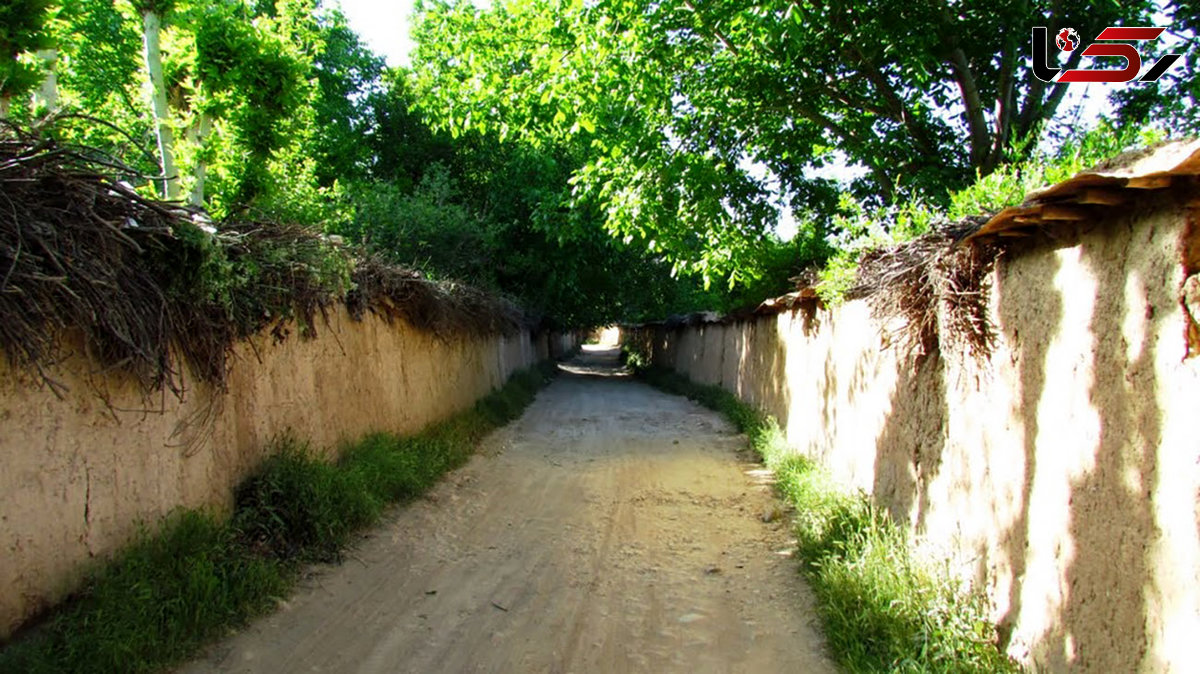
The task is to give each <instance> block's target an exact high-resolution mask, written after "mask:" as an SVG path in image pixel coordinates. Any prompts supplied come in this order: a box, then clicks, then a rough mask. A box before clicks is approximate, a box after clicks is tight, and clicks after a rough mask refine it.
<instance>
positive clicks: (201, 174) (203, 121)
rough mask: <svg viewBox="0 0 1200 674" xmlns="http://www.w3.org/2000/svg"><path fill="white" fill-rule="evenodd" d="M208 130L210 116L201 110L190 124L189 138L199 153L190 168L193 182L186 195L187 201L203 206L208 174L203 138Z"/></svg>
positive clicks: (210, 127)
mask: <svg viewBox="0 0 1200 674" xmlns="http://www.w3.org/2000/svg"><path fill="white" fill-rule="evenodd" d="M210 131H212V116H210V115H209V114H208V113H206V112H201V113H200V120H199V122H197V123H196V124H195V125H194V126H192V130H191V139H190V140H191V141H192V142H193V143H195V145H196V147H197V148H198V149H197V152H198V153H199V157H198V158H197V159H196V165H195V166H194V167H193V168H192V176H193V177H195V182H193V183H192V192H191V194H190V195H188V203H190V204H191V205H193V206H199V207H202V206H204V179H205V177H207V175H208V162H207V161H206V160H205V159H204V139H205V138H208V134H209V132H210Z"/></svg>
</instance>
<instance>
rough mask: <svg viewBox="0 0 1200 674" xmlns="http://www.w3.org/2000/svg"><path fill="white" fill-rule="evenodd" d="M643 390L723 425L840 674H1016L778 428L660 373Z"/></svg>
mask: <svg viewBox="0 0 1200 674" xmlns="http://www.w3.org/2000/svg"><path fill="white" fill-rule="evenodd" d="M639 376H641V377H642V378H643V379H644V380H645V381H647V382H649V383H650V384H652V385H654V386H656V387H658V388H660V389H662V390H664V391H667V392H670V393H675V394H678V395H684V396H687V397H688V398H691V399H692V400H695V401H697V402H699V403H700V404H702V405H704V406H706V407H709V408H711V409H714V410H717V411H719V412H721V413H723V414H724V415H725V416H726V417H728V418H729V420H730V421H731V422H733V424H734V425H735V426H736V427H737V428H738V430H739V431H741V432H743V433H745V434H746V435H747V437H748V438H749V440H750V444H751V446H752V447H753V449H754V450H755V452H757V453H758V454H759V456H761V457H762V458H763V460H764V462H765V463H766V464H767V466H768V467H769V468H771V469H772V470H773V471H774V472H775V474H776V478H777V480H778V482H777V484H778V487H779V490H780V492H781V493H782V495H783V496H784V497H785V498H786V499H787V500H788V501H789V502H790V503H791V504H792V505H793V506H795V509H796V513H797V515H796V538H797V542H798V553H799V556H800V559H801V560H802V561H801V564H802V569H803V571H804V573H805V574H806V575H807V577H808V578H809V581H810V584H811V585H812V588H813V591H814V593H815V594H816V596H817V600H818V606H819V611H820V614H821V619H822V622H823V624H824V627H825V636H826V640H827V642H828V644H829V648H830V650H831V651H832V653H833V654H834V656H835V657H836V658H837V660H838V661H839V662H840V664H841V665H842V667H843V668H844V669H845V670H846V671H848V672H856V673H857V672H863V673H866V672H912V673H914V674H915V673H917V672H946V673H950V672H955V673H958V672H963V673H967V672H979V673H981V674H982V673H984V672H987V673H992V672H1019V671H1020V669H1019V667H1018V666H1017V665H1016V664H1015V663H1013V662H1012V661H1011V660H1010V659H1008V658H1007V657H1006V656H1005V655H1004V654H1003V653H1001V652H1000V651H999V650H998V649H997V648H996V646H995V644H996V632H995V627H994V626H993V625H992V624H991V623H990V622H989V621H988V619H987V614H986V611H985V604H984V601H983V598H982V596H981V595H979V594H978V593H974V592H971V591H969V590H967V589H965V588H963V587H961V586H960V585H959V584H958V583H957V582H955V581H953V580H952V579H951V578H950V576H949V574H948V573H946V572H945V571H944V570H942V569H938V568H935V567H933V566H931V565H929V564H928V563H926V562H923V561H921V560H919V559H917V557H916V556H915V555H914V553H913V549H912V546H911V542H910V540H909V539H908V536H907V535H906V533H905V530H904V528H902V527H900V526H898V525H897V524H896V523H895V522H893V521H892V520H891V518H890V517H889V516H888V514H887V512H886V511H885V510H882V509H880V508H877V507H876V506H875V505H874V504H873V503H872V502H871V500H870V498H869V497H868V496H867V495H866V494H863V493H861V492H859V493H848V492H846V491H844V490H842V489H840V488H839V487H838V486H837V485H836V484H835V483H834V482H833V480H832V479H831V478H830V477H829V476H828V474H826V473H825V472H824V471H822V470H821V469H820V468H819V467H818V466H817V465H816V464H814V463H813V462H812V461H811V460H809V459H807V458H805V457H803V456H800V455H798V454H796V453H794V452H792V451H790V450H789V449H788V448H787V445H786V443H785V441H784V437H783V433H782V431H781V430H780V429H779V425H778V424H777V423H776V422H775V420H774V419H772V418H771V417H768V416H766V415H765V414H763V413H762V412H760V411H759V410H757V409H755V408H753V407H751V406H750V405H747V404H746V403H744V402H742V401H741V400H739V399H738V398H737V397H736V396H734V395H733V394H732V393H729V392H728V391H726V390H724V389H722V388H719V387H716V386H703V385H699V384H695V383H693V382H691V381H688V380H687V379H685V378H684V377H681V376H679V375H677V374H674V373H671V372H667V371H664V370H660V369H643V370H640V371H639Z"/></svg>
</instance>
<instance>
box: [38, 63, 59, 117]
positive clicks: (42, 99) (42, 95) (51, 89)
mask: <svg viewBox="0 0 1200 674" xmlns="http://www.w3.org/2000/svg"><path fill="white" fill-rule="evenodd" d="M37 56H38V58H39V59H41V61H42V67H43V68H45V71H46V76H45V77H44V78H42V86H41V87H40V88H38V90H37V93H35V94H34V95H33V104H34V107H35V108H36V107H37V106H38V105H44V106H45V107H46V109H47V110H48V111H49V112H54V111H55V110H57V109H58V71H57V67H56V66H57V65H58V50H57V49H53V48H51V49H39V50H38V52H37Z"/></svg>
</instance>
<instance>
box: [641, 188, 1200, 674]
mask: <svg viewBox="0 0 1200 674" xmlns="http://www.w3.org/2000/svg"><path fill="white" fill-rule="evenodd" d="M1160 194H1161V193H1160ZM1197 214H1198V210H1197V207H1196V205H1195V204H1192V205H1191V206H1189V205H1188V203H1187V200H1186V199H1184V198H1183V197H1182V196H1180V195H1174V196H1165V197H1163V198H1161V199H1159V200H1158V201H1157V203H1156V204H1153V205H1150V206H1146V207H1143V208H1141V209H1140V210H1137V211H1132V212H1126V213H1125V214H1124V215H1118V216H1115V217H1113V218H1111V219H1110V220H1108V221H1105V222H1095V223H1087V225H1086V229H1087V230H1089V232H1088V233H1084V234H1081V235H1079V236H1078V238H1077V239H1076V240H1074V241H1071V242H1059V243H1057V244H1056V243H1052V242H1047V243H1045V244H1043V245H1038V246H1033V247H1029V248H1028V249H1026V250H1024V251H1023V252H1019V253H1018V252H1010V253H1006V254H1005V255H1004V257H1002V258H1001V260H1000V261H999V263H998V265H997V268H996V269H995V271H994V272H993V274H992V275H991V277H990V279H989V280H990V293H989V304H990V309H989V311H990V319H991V322H992V323H993V325H994V326H995V328H996V333H997V335H996V336H997V339H996V344H995V348H994V350H993V352H992V354H991V356H990V357H986V358H977V357H974V356H970V355H967V354H964V353H958V352H952V350H951V349H948V348H945V347H943V349H942V352H941V353H937V354H934V356H933V357H930V358H927V359H924V360H923V361H922V360H917V359H915V358H913V357H911V355H910V354H906V353H905V351H904V350H903V349H901V348H899V347H898V346H897V341H898V338H897V328H898V325H897V324H895V323H891V322H885V321H881V320H878V319H876V318H874V317H873V316H872V313H871V311H870V309H869V307H868V305H867V303H866V302H865V301H853V302H849V303H846V304H844V305H842V306H840V307H838V308H836V309H834V310H832V311H829V310H824V309H815V308H814V309H813V310H811V311H808V312H806V311H803V310H798V311H794V312H786V313H782V314H779V315H775V316H767V317H762V318H759V319H756V320H752V321H748V322H739V323H731V324H720V323H713V324H708V325H700V326H693V327H686V328H679V329H673V330H668V329H665V328H661V327H660V328H657V329H640V330H634V331H632V332H631V333H628V334H626V335H625V338H626V340H627V341H628V342H632V343H635V344H636V343H640V344H642V345H644V346H648V347H650V348H651V349H652V351H653V354H652V358H653V360H654V362H656V363H657V364H659V365H664V366H667V367H670V368H673V369H675V370H677V371H679V372H681V373H683V374H685V375H687V376H689V377H690V378H692V379H693V380H696V381H700V382H706V383H711V384H719V385H720V386H722V387H724V388H726V389H728V390H730V391H733V392H735V393H737V394H738V395H739V396H740V397H742V398H743V399H745V400H748V401H750V402H753V403H755V404H757V405H760V406H761V407H763V408H765V409H766V410H767V411H769V412H770V413H771V414H773V415H775V416H776V417H777V418H778V419H779V420H780V423H781V425H783V426H784V428H785V429H786V432H787V437H788V440H789V443H790V444H791V445H792V446H793V447H794V448H795V449H796V451H799V452H803V453H805V454H808V455H810V456H813V457H816V458H818V459H819V460H820V461H821V462H822V463H823V464H824V465H825V466H827V467H828V468H829V469H830V470H831V471H832V472H833V474H834V475H835V476H836V477H837V478H838V479H839V480H840V481H841V482H842V483H844V484H845V485H846V486H847V487H849V488H861V489H864V490H866V491H867V492H869V493H872V494H873V495H874V497H875V499H876V500H877V501H878V502H880V503H881V504H883V505H885V506H886V507H888V508H889V509H890V510H891V512H892V513H893V514H894V515H895V516H896V517H897V518H898V519H900V520H901V521H906V522H908V523H909V524H910V525H911V526H912V528H913V530H915V531H916V532H918V534H919V540H920V541H921V546H922V549H923V550H924V551H925V552H926V553H927V554H928V555H929V556H930V557H931V558H934V559H939V560H940V559H949V560H950V568H951V569H952V570H953V571H955V572H956V573H958V574H959V575H961V576H962V577H964V578H967V579H970V580H972V581H973V582H974V583H975V585H976V587H979V588H982V589H984V590H985V591H986V592H987V595H988V597H989V599H990V601H991V604H992V610H993V612H994V619H995V621H996V623H997V624H998V625H999V626H1000V633H1001V635H1002V638H1003V640H1004V643H1003V644H1002V646H1003V647H1004V648H1006V649H1007V650H1008V652H1009V653H1010V654H1012V655H1013V656H1015V657H1016V658H1018V659H1019V660H1020V661H1022V662H1024V663H1026V664H1028V665H1030V666H1031V667H1032V668H1033V669H1034V670H1038V671H1056V672H1057V671H1066V670H1071V671H1081V672H1105V673H1107V672H1184V671H1194V668H1195V666H1196V665H1195V663H1196V662H1197V660H1200V641H1197V638H1196V637H1197V635H1200V509H1198V507H1197V506H1198V501H1200V358H1195V357H1193V358H1188V357H1187V351H1188V346H1187V342H1188V337H1187V335H1188V331H1189V325H1188V320H1187V313H1186V309H1185V307H1186V305H1187V302H1186V301H1184V302H1181V296H1184V297H1185V296H1186V292H1185V291H1186V289H1187V288H1190V287H1193V286H1195V285H1196V283H1197V278H1196V277H1194V276H1193V277H1192V278H1191V281H1189V280H1188V278H1187V277H1188V274H1194V273H1195V272H1196V271H1198V270H1197V269H1196V268H1195V267H1196V265H1192V264H1190V263H1189V262H1188V257H1189V255H1191V254H1192V253H1195V252H1196V251H1200V229H1197V226H1196V224H1194V223H1196V221H1197ZM1189 220H1190V221H1191V222H1192V223H1193V224H1191V225H1189ZM1189 227H1190V229H1189ZM1189 250H1190V251H1192V253H1189V252H1188V251H1189ZM1198 259H1200V258H1198ZM1198 306H1200V305H1198ZM1190 329H1191V330H1193V332H1194V330H1195V328H1194V326H1192V327H1191V328H1190ZM1193 336H1194V334H1193Z"/></svg>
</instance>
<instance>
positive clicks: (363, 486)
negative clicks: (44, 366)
mask: <svg viewBox="0 0 1200 674" xmlns="http://www.w3.org/2000/svg"><path fill="white" fill-rule="evenodd" d="M553 372H554V366H553V365H552V364H544V365H542V366H539V367H535V368H531V369H529V370H525V371H523V372H520V373H517V374H515V375H513V376H512V377H511V378H510V379H509V381H508V383H507V384H506V385H505V386H504V387H503V388H501V389H499V390H497V391H495V392H494V393H492V394H491V395H489V396H487V397H485V398H483V399H482V400H480V401H479V402H478V403H477V404H476V405H475V407H474V408H472V409H470V410H468V411H466V412H463V413H460V414H458V415H456V416H454V417H452V418H450V419H449V420H447V421H444V422H442V423H439V424H435V425H434V426H432V427H430V428H428V429H426V430H425V431H423V432H421V433H419V434H417V435H414V436H410V437H398V436H395V435H391V434H387V433H377V434H373V435H369V436H367V437H365V438H363V439H361V440H360V441H358V442H357V443H355V444H354V445H352V446H350V447H347V448H345V449H344V451H343V452H342V453H341V458H340V460H339V461H338V462H337V463H327V462H325V461H323V460H321V459H319V458H317V457H316V456H314V454H313V453H312V452H310V451H309V448H308V447H307V446H306V445H305V444H304V443H302V442H300V441H299V440H297V439H295V438H291V437H284V438H281V439H280V440H279V441H278V442H277V446H276V448H275V452H274V453H273V454H272V456H271V457H270V458H269V459H268V460H267V461H266V462H264V463H263V465H262V466H261V468H260V469H259V470H258V471H257V472H256V473H255V474H254V475H253V476H251V477H250V478H249V479H248V480H247V481H246V482H245V483H243V484H242V485H241V486H240V487H239V488H238V490H237V497H236V502H235V503H236V505H235V507H234V512H233V515H232V517H229V518H221V517H218V516H217V515H216V514H214V513H211V512H207V511H199V510H185V511H181V512H179V513H178V514H176V515H175V516H173V517H170V518H168V519H167V520H166V521H165V522H164V523H163V524H162V525H161V526H160V527H158V528H157V529H156V530H154V531H149V530H147V531H145V532H143V533H142V535H141V536H140V537H139V538H138V540H137V541H136V542H135V543H134V544H133V545H131V546H130V547H129V548H127V549H126V550H125V551H124V552H123V553H122V554H121V555H119V556H118V557H117V558H116V559H115V560H113V561H112V562H111V563H109V564H107V565H106V566H105V567H104V568H102V569H100V570H98V571H96V572H95V573H94V574H93V575H92V576H91V578H90V579H89V581H88V582H87V584H86V585H85V586H84V588H83V589H82V590H81V591H80V592H79V593H77V594H76V595H75V596H74V597H73V598H71V599H70V600H68V601H67V602H66V603H64V604H63V605H61V606H60V607H59V608H58V609H57V610H55V611H54V612H53V613H52V614H51V615H50V616H48V617H47V619H46V620H45V621H44V622H43V623H42V624H41V625H40V626H39V627H36V628H34V629H32V630H29V631H28V633H26V634H24V635H22V636H20V637H19V638H17V639H15V640H14V641H13V642H12V643H10V644H8V645H6V646H5V647H4V649H3V650H0V672H5V673H7V672H14V673H15V672H30V673H38V672H84V671H86V672H97V673H100V672H149V671H158V670H160V669H162V668H164V667H166V666H168V665H171V664H173V663H178V662H180V661H182V660H184V659H186V658H188V657H190V656H191V655H193V654H194V653H195V652H196V651H197V649H199V648H200V647H201V646H202V645H203V644H205V643H206V642H208V641H210V640H212V639H213V638H215V637H217V636H219V635H221V634H223V633H225V632H226V631H227V630H229V629H230V628H232V627H235V626H237V625H241V624H244V623H245V622H246V621H247V620H249V619H250V618H252V617H254V616H256V615H260V614H262V613H265V612H267V611H269V610H270V609H271V608H272V607H273V606H275V605H276V603H277V602H278V601H279V600H280V599H281V598H282V597H284V596H286V595H287V594H288V592H290V590H291V588H292V587H293V585H294V583H295V581H296V578H297V576H298V570H299V568H300V566H301V565H302V564H303V563H305V562H310V561H332V560H336V559H338V556H339V554H340V551H341V550H342V549H343V548H344V547H345V546H346V545H347V544H349V543H350V542H351V540H352V538H353V536H354V534H355V532H357V531H360V530H361V529H363V528H364V527H367V526H369V525H371V524H373V523H375V522H376V521H378V519H379V518H380V516H381V515H382V514H383V511H384V509H385V508H386V507H387V506H388V505H389V504H391V503H396V502H401V501H404V500H406V499H410V498H412V497H414V496H416V495H418V494H420V493H421V492H423V491H424V490H426V489H428V488H429V487H430V486H432V485H433V484H434V483H435V482H437V480H438V479H439V478H440V477H441V475H443V474H444V473H445V472H446V471H448V470H450V469H452V468H455V467H457V466H459V465H461V464H462V463H464V462H465V461H466V460H467V459H468V458H469V457H470V455H471V454H472V453H473V451H474V450H475V448H476V447H477V445H478V443H479V441H480V440H482V439H483V437H484V435H486V434H487V433H488V432H490V431H491V430H493V429H495V428H497V427H499V426H502V425H504V424H506V423H508V422H509V421H512V420H513V419H515V418H516V417H518V416H519V415H520V414H521V412H522V411H523V410H524V409H525V407H526V406H527V405H528V404H529V403H530V402H532V401H533V398H534V396H535V395H536V393H537V391H538V390H539V389H540V388H541V387H542V386H544V385H545V383H546V382H547V381H548V380H549V378H550V377H551V376H552V373H553Z"/></svg>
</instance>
